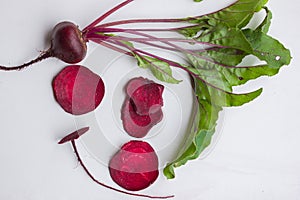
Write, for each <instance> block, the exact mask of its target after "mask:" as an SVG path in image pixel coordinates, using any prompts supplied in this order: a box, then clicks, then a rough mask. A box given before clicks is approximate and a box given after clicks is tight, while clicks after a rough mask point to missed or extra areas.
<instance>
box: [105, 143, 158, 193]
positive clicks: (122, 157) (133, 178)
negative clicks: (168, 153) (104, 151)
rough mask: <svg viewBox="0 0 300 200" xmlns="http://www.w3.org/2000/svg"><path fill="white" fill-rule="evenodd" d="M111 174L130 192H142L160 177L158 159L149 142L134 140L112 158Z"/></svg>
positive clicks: (110, 164)
mask: <svg viewBox="0 0 300 200" xmlns="http://www.w3.org/2000/svg"><path fill="white" fill-rule="evenodd" d="M109 172H110V176H111V178H112V179H113V180H114V181H115V182H116V183H117V184H118V185H119V186H121V187H123V188H125V189H127V190H130V191H138V190H142V189H145V188H147V187H148V186H150V185H151V184H152V183H153V182H154V181H155V180H156V179H157V177H158V174H159V172H158V157H157V155H156V153H155V151H154V149H153V148H152V147H151V145H150V144H148V143H147V142H143V141H136V140H132V141H129V142H128V143H126V144H124V145H123V146H122V147H121V149H120V151H118V152H117V153H116V154H115V155H114V156H113V157H112V159H111V160H110V163H109Z"/></svg>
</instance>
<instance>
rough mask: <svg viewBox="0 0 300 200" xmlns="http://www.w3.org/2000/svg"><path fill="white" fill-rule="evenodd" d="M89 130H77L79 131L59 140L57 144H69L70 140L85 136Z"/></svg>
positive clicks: (85, 128)
mask: <svg viewBox="0 0 300 200" xmlns="http://www.w3.org/2000/svg"><path fill="white" fill-rule="evenodd" d="M89 129H90V127H84V128H81V129H79V130H76V131H74V132H72V133H70V134H69V135H67V136H65V137H64V138H63V139H61V140H60V141H59V142H58V144H64V143H66V142H69V141H71V140H76V139H78V138H79V137H80V136H82V135H83V134H85V133H86V132H87V131H88V130H89Z"/></svg>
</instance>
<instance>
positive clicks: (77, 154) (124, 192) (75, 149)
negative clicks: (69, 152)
mask: <svg viewBox="0 0 300 200" xmlns="http://www.w3.org/2000/svg"><path fill="white" fill-rule="evenodd" d="M71 144H72V147H73V149H74V153H75V154H76V157H77V160H78V162H79V163H80V165H81V166H82V168H83V169H84V171H85V172H86V174H87V175H88V176H89V177H90V178H91V179H92V180H93V181H94V182H96V183H97V184H99V185H101V186H103V187H105V188H108V189H110V190H114V191H116V192H120V193H123V194H127V195H131V196H138V197H146V198H151V199H168V198H173V197H174V195H170V196H162V197H158V196H150V195H144V194H136V193H131V192H126V191H123V190H119V189H116V188H113V187H112V186H109V185H106V184H104V183H102V182H100V181H98V180H97V179H96V178H94V177H93V175H92V174H91V173H90V172H89V170H88V169H87V167H86V166H85V165H84V163H83V161H82V160H81V158H80V155H79V152H78V150H77V147H76V143H75V140H71Z"/></svg>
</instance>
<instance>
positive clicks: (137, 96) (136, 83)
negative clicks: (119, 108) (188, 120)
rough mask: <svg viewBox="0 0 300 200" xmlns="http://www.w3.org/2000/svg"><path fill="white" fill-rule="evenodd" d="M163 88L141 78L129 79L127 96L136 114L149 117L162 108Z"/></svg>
mask: <svg viewBox="0 0 300 200" xmlns="http://www.w3.org/2000/svg"><path fill="white" fill-rule="evenodd" d="M163 91H164V86H163V85H161V84H158V83H155V82H153V81H151V80H148V79H146V78H143V77H138V78H134V79H131V80H130V81H129V83H128V84H127V88H126V92H127V95H128V96H129V97H130V98H131V99H132V101H133V103H134V108H135V110H136V113H137V114H139V115H149V113H155V112H156V111H158V110H159V109H160V108H161V107H162V106H163V98H162V94H163Z"/></svg>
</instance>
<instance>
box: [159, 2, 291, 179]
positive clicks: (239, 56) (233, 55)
mask: <svg viewBox="0 0 300 200" xmlns="http://www.w3.org/2000/svg"><path fill="white" fill-rule="evenodd" d="M266 2H267V1H264V0H261V1H259V0H253V1H246V0H240V1H238V2H236V3H235V4H233V5H231V6H229V7H227V8H225V9H223V10H221V11H219V12H216V13H213V14H209V15H205V16H201V17H199V18H198V20H199V21H198V23H201V22H203V20H207V19H209V20H213V21H214V22H215V24H214V23H210V26H212V27H205V28H204V29H202V30H203V32H202V33H201V35H200V36H199V37H198V38H197V40H199V41H203V42H207V43H210V44H216V45H219V46H218V47H210V48H207V49H206V51H203V52H199V53H197V54H196V53H194V54H186V56H187V58H188V59H189V61H190V66H185V67H186V68H187V69H188V70H189V71H190V72H191V73H193V79H194V83H195V98H196V100H195V101H196V102H197V104H198V106H197V109H195V115H194V117H193V125H192V126H191V128H190V129H189V130H188V132H187V137H186V140H185V141H184V142H183V143H182V145H181V147H180V148H179V149H180V150H179V151H178V154H177V157H176V158H175V159H174V160H173V161H172V162H170V163H169V164H168V165H167V166H166V167H165V168H164V175H165V176H166V177H167V178H169V179H171V178H174V177H175V171H174V169H175V168H176V167H179V166H182V165H184V164H186V162H188V161H189V160H193V159H196V158H198V157H199V155H200V154H201V153H202V152H203V150H204V149H205V148H206V147H207V146H209V144H210V143H211V139H212V136H213V134H214V132H215V128H216V125H217V120H218V115H219V112H220V111H221V110H222V108H223V107H230V106H241V105H243V104H245V103H248V102H250V101H252V100H253V99H255V98H256V97H258V96H259V95H260V94H261V92H262V88H261V89H258V90H255V91H253V92H249V93H243V94H235V93H233V87H234V86H239V85H242V84H245V83H246V82H247V81H249V80H253V79H256V78H258V77H261V76H273V75H275V74H277V73H278V72H279V69H280V68H281V67H282V66H283V65H288V64H289V63H290V59H291V56H290V52H289V50H288V49H286V48H285V47H284V46H283V45H282V44H281V43H280V42H279V41H278V40H276V39H274V38H272V37H271V36H269V35H267V31H268V29H269V27H270V22H271V18H272V14H271V12H270V11H269V10H268V9H267V8H265V10H266V12H267V15H266V17H265V19H264V20H263V22H262V23H261V24H260V25H259V26H258V27H257V29H255V30H251V29H242V27H243V26H245V25H246V24H247V23H248V22H249V20H250V18H251V17H252V16H253V14H254V12H255V11H258V10H260V9H261V8H262V7H263V6H264V4H265V3H266ZM194 22H195V21H194ZM185 31H186V32H188V31H187V30H185ZM192 32H193V30H191V31H189V34H190V35H192V34H191V33H192ZM183 35H184V34H183ZM185 36H187V35H185ZM223 47H226V48H223ZM247 55H253V56H256V57H257V58H259V59H260V60H262V61H264V62H265V64H256V65H252V66H238V65H239V64H240V63H241V62H242V60H243V59H244V58H245V57H246V56H247Z"/></svg>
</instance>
